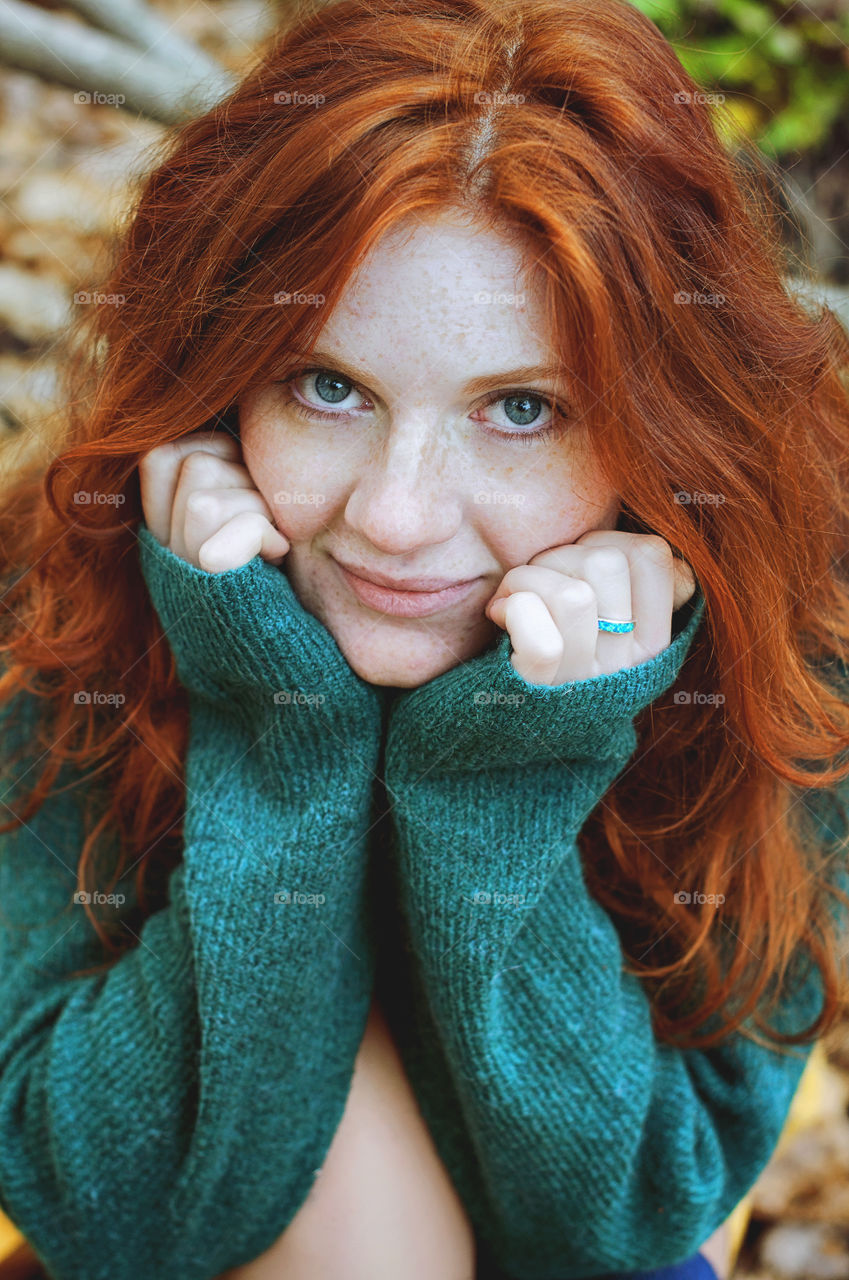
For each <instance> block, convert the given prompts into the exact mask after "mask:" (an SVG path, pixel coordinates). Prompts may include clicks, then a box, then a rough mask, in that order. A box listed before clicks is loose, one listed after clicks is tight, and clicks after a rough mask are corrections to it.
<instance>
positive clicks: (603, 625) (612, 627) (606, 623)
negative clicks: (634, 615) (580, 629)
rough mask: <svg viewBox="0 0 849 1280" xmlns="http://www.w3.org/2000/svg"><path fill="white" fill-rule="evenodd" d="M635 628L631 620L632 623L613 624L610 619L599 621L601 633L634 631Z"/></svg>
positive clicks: (600, 619)
mask: <svg viewBox="0 0 849 1280" xmlns="http://www.w3.org/2000/svg"><path fill="white" fill-rule="evenodd" d="M634 626H635V623H634V621H633V619H631V621H630V622H613V621H612V619H610V618H599V620H598V629H599V631H615V632H622V631H633V630H634Z"/></svg>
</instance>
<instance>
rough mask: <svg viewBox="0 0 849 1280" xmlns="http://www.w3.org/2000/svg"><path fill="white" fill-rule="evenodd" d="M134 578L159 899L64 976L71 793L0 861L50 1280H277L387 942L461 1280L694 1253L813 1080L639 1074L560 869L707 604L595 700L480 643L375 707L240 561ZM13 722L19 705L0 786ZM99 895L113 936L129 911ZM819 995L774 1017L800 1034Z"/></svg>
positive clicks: (644, 1036) (19, 1093) (27, 1126)
mask: <svg viewBox="0 0 849 1280" xmlns="http://www.w3.org/2000/svg"><path fill="white" fill-rule="evenodd" d="M139 553H140V558H141V565H142V570H143V573H144V576H145V580H146V582H147V584H148V588H149V590H150V594H151V598H152V601H153V604H154V606H155V608H156V611H157V613H158V615H159V618H160V620H161V622H162V624H163V628H164V630H165V633H166V636H167V641H163V643H165V642H167V643H168V644H170V646H171V648H172V650H173V652H174V655H175V659H176V663H177V669H178V673H179V676H180V679H181V681H182V682H183V683H184V684H185V686H186V688H187V689H188V691H189V706H190V715H191V719H190V737H189V747H188V753H187V759H186V814H185V822H184V833H183V834H184V851H183V858H182V861H181V862H180V864H179V865H178V866H177V868H176V869H175V870H174V871H173V872H172V873H171V876H170V880H169V882H168V900H167V902H164V903H163V905H162V907H161V908H160V909H159V910H157V911H156V912H155V913H154V914H152V915H150V916H149V917H148V918H147V919H146V920H145V921H144V923H143V925H142V926H141V929H140V931H139V941H138V944H137V945H136V946H134V947H133V949H132V950H130V951H129V952H128V953H127V954H125V955H123V956H122V957H121V959H120V960H119V961H118V962H117V963H115V964H114V965H113V966H112V968H111V969H110V970H109V971H108V972H107V973H105V974H104V973H100V974H93V975H83V976H81V977H75V978H68V977H67V974H68V973H69V972H70V971H71V970H73V969H75V968H78V967H82V966H84V965H87V964H95V963H97V961H98V960H99V959H100V958H101V956H100V950H99V943H98V940H97V938H96V935H95V934H94V932H93V931H92V929H91V927H90V925H89V923H88V920H87V918H86V916H85V914H84V912H83V908H82V907H81V906H79V905H75V904H73V902H72V895H73V890H74V888H75V868H76V863H77V860H78V855H79V850H80V845H81V830H82V828H81V825H80V821H81V815H80V811H79V807H78V802H79V800H80V797H81V793H82V791H83V790H84V788H83V787H82V786H79V787H78V788H77V790H76V791H75V790H74V789H73V788H71V789H70V790H67V791H59V789H58V787H57V788H56V789H55V791H54V792H53V793H52V794H51V796H50V797H49V799H48V801H47V802H46V803H45V804H44V806H43V807H42V809H41V810H40V811H39V813H38V814H37V815H36V816H35V817H34V818H33V819H32V820H31V821H30V822H29V824H28V825H27V826H26V827H24V828H23V829H21V830H19V831H16V832H14V833H12V834H11V835H3V836H2V837H0V1205H2V1208H3V1209H4V1211H5V1212H6V1213H7V1214H8V1215H9V1216H10V1217H11V1218H12V1220H13V1221H14V1222H16V1223H17V1224H18V1226H19V1227H20V1229H21V1230H22V1231H23V1232H24V1234H25V1235H26V1236H27V1237H28V1238H29V1240H30V1241H31V1243H32V1244H33V1246H34V1247H35V1249H36V1250H37V1252H38V1253H39V1255H40V1256H41V1258H42V1259H43V1261H44V1262H45V1265H46V1267H47V1268H48V1270H49V1271H50V1273H51V1275H52V1276H54V1277H55V1278H56V1280H107V1277H108V1278H109V1280H124V1277H127V1280H129V1278H130V1277H131V1276H132V1277H133V1278H134V1280H159V1278H160V1277H168V1278H169V1280H170V1277H174V1278H175V1280H176V1278H177V1277H179V1278H180V1280H195V1278H196V1280H211V1278H212V1277H215V1276H217V1275H218V1274H219V1273H220V1272H221V1271H223V1270H225V1269H226V1268H228V1267H231V1266H234V1265H236V1264H238V1263H240V1262H244V1261H246V1260H248V1259H249V1258H251V1257H255V1256H257V1255H258V1254H260V1253H261V1252H263V1251H264V1250H265V1249H266V1248H268V1247H269V1245H271V1244H272V1243H273V1241H274V1240H275V1239H277V1237H278V1236H279V1235H280V1234H281V1233H282V1231H283V1230H284V1229H285V1227H286V1226H287V1225H288V1224H289V1222H290V1221H291V1220H292V1218H293V1217H294V1216H295V1214H296V1212H297V1210H298V1209H299V1208H300V1207H301V1205H302V1204H303V1202H304V1200H305V1199H306V1197H307V1195H308V1193H309V1191H310V1188H311V1186H312V1184H313V1181H314V1178H315V1175H316V1172H317V1170H318V1169H319V1168H320V1166H321V1164H322V1161H323V1159H324V1157H325V1155H326V1153H327V1150H328V1148H329V1146H330V1144H331V1142H332V1139H333V1135H334V1133H335V1131H336V1129H337V1127H338V1125H339V1122H340V1120H341V1116H342V1113H343V1110H344V1107H345V1102H346V1099H347V1095H348V1091H349V1089H350V1083H351V1078H352V1074H353V1066H354V1060H355V1058H356V1054H357V1050H358V1048H359V1045H360V1042H361V1040H362V1037H363V1034H364V1031H365V1024H366V1018H367V1014H368V1007H369V1003H370V999H371V994H372V989H373V985H374V982H375V979H376V976H377V973H378V966H377V964H376V955H377V948H378V946H380V948H385V947H386V946H387V945H389V943H390V940H392V942H393V945H394V943H395V942H397V947H396V948H395V950H394V951H392V952H386V951H384V953H383V954H384V955H385V957H386V958H387V961H388V963H387V965H386V966H385V974H384V977H385V991H386V996H387V1008H388V1009H389V1012H390V1018H391V1023H392V1029H393V1032H394V1033H395V1036H396V1039H397V1041H398V1043H399V1047H400V1049H401V1052H402V1057H403V1059H404V1062H405V1067H406V1070H407V1073H408V1075H409V1077H410V1079H411V1082H412V1084H413V1087H414V1089H415V1091H416V1094H417V1097H418V1099H419V1103H420V1106H421V1108H422V1112H423V1114H424V1116H425V1119H426V1121H427V1123H428V1126H429V1128H430V1130H431V1132H432V1134H433V1136H434V1140H435V1142H436V1144H437V1147H438V1149H439V1151H440V1154H441V1156H442V1159H443V1161H444V1163H445V1165H446V1167H447V1168H448V1170H449V1173H450V1174H451V1176H452V1178H453V1179H454V1181H455V1184H456V1186H457V1188H458V1191H459V1193H460V1195H461V1198H462V1200H463V1202H464V1204H465V1206H466V1210H467V1212H468V1213H469V1216H470V1218H471V1220H472V1223H473V1226H474V1229H475V1232H476V1236H477V1238H478V1245H479V1259H480V1273H479V1274H480V1276H481V1277H484V1276H485V1277H486V1278H487V1280H489V1278H490V1277H499V1278H501V1277H506V1278H509V1280H570V1278H571V1277H583V1276H587V1277H588V1276H597V1275H599V1274H601V1273H603V1272H605V1271H614V1270H632V1269H636V1268H640V1267H649V1266H658V1265H660V1264H662V1263H665V1262H672V1261H676V1260H679V1259H682V1258H684V1257H686V1256H688V1255H689V1254H691V1253H693V1252H695V1251H696V1249H697V1248H698V1247H699V1245H700V1244H702V1243H703V1242H704V1240H705V1239H706V1238H707V1237H708V1236H709V1235H710V1234H711V1232H712V1231H713V1230H714V1229H715V1227H716V1226H718V1225H719V1223H720V1222H721V1221H722V1220H723V1219H724V1218H725V1217H726V1216H727V1215H728V1213H729V1212H730V1211H731V1209H732V1208H733V1207H734V1205H735V1204H736V1203H737V1202H738V1200H739V1199H740V1198H741V1197H742V1196H743V1195H744V1194H745V1192H746V1191H747V1190H748V1189H749V1187H750V1186H751V1185H752V1183H753V1182H754V1180H755V1178H756V1177H757V1175H758V1173H759V1172H760V1171H761V1169H762V1168H763V1166H764V1165H765V1164H766V1162H767V1161H768V1159H769V1157H770V1155H771V1153H772V1151H773V1149H774V1146H775V1143H776V1142H777V1139H778V1136H779V1134H780V1131H781V1128H782V1126H783V1123H784V1120H785V1118H786V1114H787V1110H788V1107H789V1104H790V1101H791V1098H792V1095H793V1092H794V1090H795V1087H796V1085H797V1083H798V1080H799V1076H800V1074H801V1071H802V1068H803V1066H804V1064H805V1061H806V1060H807V1057H808V1054H809V1052H810V1049H809V1047H808V1046H806V1047H804V1048H802V1049H801V1050H798V1049H797V1050H796V1051H795V1053H791V1054H790V1055H789V1056H782V1055H780V1054H777V1053H774V1052H772V1051H770V1050H767V1049H764V1048H762V1047H760V1046H757V1045H754V1044H752V1043H751V1042H750V1041H748V1040H746V1039H745V1038H743V1037H736V1038H734V1039H733V1040H732V1041H731V1042H730V1043H726V1044H725V1045H723V1046H720V1047H719V1048H718V1049H713V1050H708V1051H705V1052H697V1051H692V1050H691V1051H679V1050H675V1049H673V1048H670V1047H668V1046H661V1045H659V1044H657V1043H656V1042H655V1040H654V1038H653V1035H652V1028H651V1019H650V1010H649V1004H648V1001H647V997H646V995H645V992H644V990H643V987H642V986H641V985H640V983H639V981H638V980H637V979H636V978H634V977H633V976H629V975H626V974H624V973H623V972H622V962H623V954H622V950H621V946H620V942H619V938H618V935H617V933H616V930H615V928H614V927H613V924H612V922H611V921H610V919H609V917H608V916H607V915H606V913H605V912H604V911H603V910H602V909H601V908H600V906H599V905H598V904H597V903H596V902H595V901H594V900H593V899H592V898H591V897H590V896H589V894H588V893H587V891H586V888H585V884H584V880H583V876H582V869H581V863H580V858H579V855H578V851H577V847H576V843H575V840H576V836H577V834H578V832H579V831H580V828H581V826H582V824H583V823H584V821H585V820H586V818H587V816H588V815H589V813H590V812H591V811H592V810H593V809H594V808H595V806H596V805H597V804H598V803H599V802H600V801H601V800H602V797H603V795H604V793H605V791H606V790H607V789H608V787H609V786H610V785H611V784H612V783H613V781H614V780H615V779H616V778H617V777H618V776H619V775H620V774H621V773H622V771H623V770H624V769H625V768H627V766H628V762H629V760H631V759H632V758H633V756H634V753H635V751H636V750H638V744H637V739H636V733H635V731H634V726H633V720H634V717H635V716H636V714H637V713H638V711H639V710H640V709H642V708H643V707H646V706H648V705H649V704H650V703H651V702H653V701H654V700H655V699H658V698H659V697H661V695H663V694H665V693H667V692H668V690H669V689H670V688H671V686H672V684H673V683H674V682H675V680H676V678H677V675H678V673H679V671H680V668H681V665H682V664H683V662H684V660H685V658H686V654H687V652H688V650H689V647H690V644H691V642H692V640H693V637H694V635H695V633H696V631H697V630H698V627H699V625H700V622H701V619H702V616H703V612H704V600H703V598H702V597H701V595H699V596H698V597H697V598H694V600H693V601H691V602H690V604H689V605H688V606H685V608H684V609H683V610H681V611H679V615H678V616H677V619H676V621H677V625H678V628H679V630H678V634H676V635H674V637H673V640H672V643H671V644H670V645H669V646H668V648H667V649H665V650H664V651H663V652H662V653H660V654H658V655H657V656H656V657H655V658H654V659H652V660H651V661H650V662H647V663H643V664H640V665H639V666H638V667H635V668H629V669H626V670H623V671H619V672H616V673H614V674H613V675H606V676H599V677H595V678H593V679H591V680H586V681H580V682H575V683H569V684H566V685H562V686H558V687H556V688H550V687H548V686H535V685H531V684H529V683H528V682H527V681H525V680H524V679H523V678H522V677H521V676H519V674H518V673H517V672H516V671H515V669H514V668H513V666H512V664H511V662H510V652H511V648H510V640H509V636H507V635H506V633H505V634H504V635H503V636H501V637H500V638H499V640H498V642H497V643H496V644H494V645H493V646H491V647H490V648H489V649H488V650H486V651H485V652H484V653H482V654H480V655H478V656H477V657H476V658H474V659H472V660H471V661H470V662H468V663H464V664H462V665H461V666H460V667H457V668H454V669H452V670H450V671H448V672H445V673H444V674H443V675H441V676H439V677H437V678H436V679H434V680H431V681H429V682H428V683H427V684H425V685H422V686H421V687H419V688H417V689H413V690H402V691H398V690H393V691H389V690H386V689H379V688H376V687H373V686H370V685H368V684H367V683H365V682H364V681H362V680H361V679H360V678H359V677H357V676H356V675H355V674H354V673H353V672H352V671H351V669H350V667H349V666H348V664H347V663H346V661H345V659H344V657H343V656H342V654H341V653H340V651H339V649H338V647H337V645H336V643H335V641H334V640H333V638H332V636H331V635H330V633H329V632H328V631H327V630H326V629H325V628H324V627H323V625H322V624H321V623H320V622H319V621H318V620H317V619H316V618H315V617H313V615H311V614H309V613H308V612H306V611H305V610H304V609H303V608H302V607H301V606H300V604H299V603H298V600H297V597H296V596H295V594H294V591H293V589H292V588H291V586H290V584H289V582H288V579H287V578H286V576H285V574H284V573H282V572H281V571H280V570H279V569H277V568H275V567H273V566H271V565H268V564H267V563H265V562H264V561H262V560H261V559H260V557H258V556H257V557H255V558H254V559H253V560H252V561H251V562H250V563H249V564H247V565H245V566H243V567H242V568H239V569H235V570H229V571H227V572H225V573H222V574H209V573H206V572H204V571H203V570H199V569H195V568H194V567H193V566H191V565H188V564H187V563H186V562H184V561H183V560H181V559H180V558H179V557H177V556H176V555H174V554H173V553H172V552H170V551H168V550H167V549H165V548H163V547H162V546H161V545H160V544H159V543H158V541H157V540H156V539H155V538H154V537H153V535H152V534H151V533H150V532H149V530H147V528H146V526H145V525H144V524H142V525H141V526H140V528H139ZM275 695H276V696H275ZM27 724H28V720H27V700H26V699H25V698H18V699H16V700H15V701H14V703H13V705H12V708H11V709H10V710H9V711H8V712H7V711H4V730H3V732H4V738H3V743H4V752H3V754H4V758H5V757H6V756H7V754H8V752H9V750H10V749H12V748H13V747H14V746H16V745H17V746H22V747H24V748H25V747H26V742H27ZM384 747H385V757H384V756H383V755H382V754H381V751H382V748H384ZM25 754H26V753H25ZM33 763H34V759H31V758H27V759H25V761H24V762H23V763H19V764H18V765H17V766H16V769H15V772H14V776H13V777H11V778H9V777H7V778H6V779H5V780H4V782H5V786H4V791H5V803H6V804H7V805H8V804H12V803H13V796H14V795H15V793H16V782H17V781H18V780H20V782H21V783H23V781H24V780H25V779H24V776H23V775H24V771H25V769H26V768H27V767H28V765H31V764H33ZM381 769H382V773H383V777H384V778H385V794H386V795H388V798H389V801H390V802H391V805H392V808H391V813H390V815H389V817H388V818H386V819H385V820H382V821H380V822H378V823H376V824H374V818H375V796H376V795H379V796H382V795H383V779H382V778H381V776H380V775H381ZM66 773H67V777H65V775H63V778H64V780H65V781H67V782H69V783H73V782H74V780H75V776H76V775H74V773H73V771H71V770H70V769H68V770H66ZM6 816H8V814H4V817H6ZM387 859H388V860H387ZM682 860H683V859H682ZM368 870H370V872H371V875H372V876H373V877H374V879H373V880H368V879H367V874H366V873H367V871H368ZM393 884H394V885H395V886H396V887H397V897H396V899H395V900H394V901H395V903H396V904H397V909H394V908H393V907H392V906H391V905H390V904H391V903H392V901H393V900H392V898H391V894H390V886H392V885H393ZM375 886H380V887H381V889H382V890H385V891H386V893H387V895H388V896H387V898H386V903H387V909H386V910H383V909H381V908H378V906H377V905H376V904H377V903H378V901H379V899H378V896H377V894H375V895H374V897H373V898H371V897H370V896H369V895H370V893H371V888H372V887H375ZM682 887H685V888H689V887H691V886H689V885H688V884H683V885H682ZM694 887H697V886H694ZM116 888H117V889H120V890H122V891H123V892H125V893H126V894H127V895H128V901H127V903H126V906H125V907H124V908H123V911H124V912H125V913H129V911H130V909H131V907H132V905H133V896H132V890H131V886H130V879H129V878H127V879H126V880H125V881H123V882H122V883H119V885H118V886H116ZM275 895H278V897H280V898H282V899H283V900H282V901H275ZM287 895H289V897H288V899H287ZM298 895H302V896H301V897H300V898H299V897H298ZM310 895H319V897H311V896H310ZM486 895H489V898H488V899H487V897H486ZM322 896H323V900H321V897H322ZM816 998H817V988H816V984H815V983H812V984H810V985H809V986H808V987H807V988H806V989H805V991H804V992H803V993H801V994H800V995H799V997H798V998H797V999H796V1001H795V1003H793V1004H792V1006H791V1005H790V1004H788V1006H787V1014H788V1019H787V1022H788V1023H789V1025H790V1026H791V1027H792V1028H793V1029H797V1028H798V1027H800V1026H802V1025H804V1024H803V1023H802V1022H801V1021H800V1020H799V1019H800V1018H802V1017H803V1018H804V1019H805V1023H807V1021H809V1020H810V1016H811V1012H812V1010H813V1009H814V1008H818V1007H819V1006H818V1005H817V1004H816ZM434 1280H436V1278H434Z"/></svg>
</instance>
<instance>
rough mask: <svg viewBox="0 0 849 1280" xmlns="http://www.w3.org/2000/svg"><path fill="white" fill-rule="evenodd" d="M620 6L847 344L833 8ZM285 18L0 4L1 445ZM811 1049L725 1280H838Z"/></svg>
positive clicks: (123, 1) (820, 1097)
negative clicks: (191, 146) (637, 15)
mask: <svg viewBox="0 0 849 1280" xmlns="http://www.w3.org/2000/svg"><path fill="white" fill-rule="evenodd" d="M633 3H636V4H637V5H638V7H639V8H640V9H641V10H642V11H643V12H645V13H646V14H647V15H648V16H649V17H650V18H651V19H652V20H653V21H654V22H655V23H656V24H657V25H658V26H659V28H660V29H661V30H662V31H663V32H664V34H665V35H666V36H667V37H668V38H669V39H670V41H671V42H672V43H673V45H674V46H675V48H676V50H677V52H678V55H679V57H680V59H681V61H682V63H683V64H684V66H685V67H686V68H687V70H688V71H690V72H691V74H692V75H693V76H694V77H695V79H696V80H697V81H698V82H699V83H700V84H701V85H702V86H703V87H704V88H705V90H706V91H709V92H711V93H713V94H715V95H717V96H718V99H719V100H720V101H721V106H720V107H719V108H718V109H717V116H716V119H717V126H718V128H719V129H720V131H721V132H723V134H724V135H725V136H727V138H728V140H729V145H733V131H734V129H742V130H744V131H745V132H746V134H748V135H749V136H750V137H751V138H753V139H754V140H755V141H756V142H757V143H758V145H759V147H760V148H761V150H762V152H763V154H764V155H765V156H766V157H767V158H768V160H769V162H770V165H771V167H772V171H773V173H774V178H775V191H776V199H777V201H778V203H779V205H780V206H781V208H782V209H783V210H784V213H785V215H786V216H785V230H784V242H785V248H786V253H787V258H786V261H787V277H788V284H790V282H791V281H793V282H795V283H794V286H793V287H800V288H803V291H804V292H806V293H807V294H808V295H809V296H810V297H812V298H813V299H814V300H816V299H817V298H821V299H823V300H824V301H826V302H827V303H828V304H829V305H830V306H832V307H833V308H834V309H835V310H836V311H837V312H838V314H841V316H842V317H843V318H844V321H845V323H846V324H847V327H849V0H809V3H801V2H800V0H633ZM288 8H289V5H288V4H287V3H286V0H277V2H276V3H275V2H274V0H151V2H150V3H145V2H143V0H66V3H65V4H59V3H50V2H45V3H30V2H29V0H0V49H2V53H0V58H2V64H0V189H1V190H0V435H5V436H6V437H7V438H8V437H9V436H16V437H18V438H25V437H31V438H32V439H37V440H39V441H40V442H41V446H44V445H45V443H46V442H48V441H49V440H50V439H52V438H53V436H52V433H53V432H54V431H56V430H57V422H59V421H60V419H61V409H62V402H61V397H62V389H61V382H60V375H61V359H62V350H63V349H62V346H61V340H62V337H63V334H64V331H65V329H66V327H67V325H68V322H69V320H70V318H71V315H72V314H73V311H74V308H75V307H78V306H82V305H86V302H87V299H88V297H89V296H90V291H91V290H93V289H95V288H96V286H97V284H98V281H99V280H101V279H102V278H103V272H104V271H105V267H106V264H107V263H108V259H109V250H110V245H111V243H112V241H113V238H114V235H115V232H116V230H117V229H118V227H119V226H120V223H121V220H122V218H124V217H125V216H126V213H127V209H128V207H129V203H130V201H131V198H132V194H133V191H134V188H135V184H136V183H137V182H138V180H139V178H140V177H141V176H142V175H143V174H144V172H145V171H146V169H147V168H149V167H150V166H151V165H152V164H153V163H155V161H156V158H157V155H158V154H159V152H160V149H161V148H162V147H163V146H165V145H166V144H167V140H168V137H169V130H170V128H171V126H172V125H174V124H177V123H179V121H180V120H181V119H184V118H186V115H187V114H190V113H191V112H192V111H194V110H198V109H202V108H203V106H205V105H206V104H208V103H209V102H211V101H214V100H215V98H216V97H217V96H221V95H223V94H224V93H226V92H227V89H228V87H229V86H230V85H231V84H232V83H234V80H235V79H236V78H237V77H238V75H239V73H240V70H241V69H243V68H244V67H246V66H247V64H248V62H249V61H250V60H251V59H252V57H253V56H254V54H255V52H256V51H257V49H258V48H259V47H260V45H261V44H262V43H263V42H264V40H265V39H266V38H267V37H268V36H269V35H270V34H271V32H272V31H273V30H274V28H275V26H276V25H277V23H278V21H279V20H280V18H281V16H283V15H285V13H286V12H287V11H288ZM803 282H807V283H804V284H803ZM46 447H47V450H48V453H49V444H47V445H46ZM847 946H849V939H847ZM822 1047H823V1052H822V1055H821V1057H820V1056H819V1055H818V1058H819V1060H818V1063H817V1066H816V1072H815V1074H810V1075H808V1076H807V1077H806V1080H807V1081H808V1082H809V1087H807V1088H806V1089H805V1090H804V1091H803V1092H804V1096H802V1095H801V1094H800V1095H799V1096H798V1097H797V1104H796V1105H795V1107H794V1112H793V1123H792V1124H791V1125H790V1126H789V1128H788V1131H787V1133H786V1134H785V1138H784V1139H783V1141H782V1143H781V1145H780V1147H779V1150H778V1151H777V1152H776V1154H775V1156H774V1158H773V1160H772V1161H771V1162H770V1165H769V1166H768V1168H767V1169H766V1170H765V1172H764V1174H763V1175H762V1177H761V1178H760V1179H759V1181H758V1183H757V1185H756V1186H755V1188H754V1189H753V1192H752V1195H751V1199H750V1208H751V1214H750V1217H749V1218H748V1220H747V1222H746V1228H745V1235H744V1238H743V1240H742V1247H741V1249H740V1253H739V1257H738V1259H737V1263H736V1267H735V1270H734V1276H735V1280H849V1026H846V1027H844V1028H842V1029H839V1030H838V1031H836V1032H835V1033H833V1034H832V1035H831V1036H829V1037H828V1038H827V1040H826V1041H825V1042H824V1043H823V1046H822ZM7 1226H8V1224H7ZM7 1235H8V1232H7ZM4 1252H5V1251H4V1236H3V1222H2V1221H0V1259H2V1258H3V1257H4ZM21 1265H22V1267H23V1265H24V1264H23V1262H22V1263H21ZM0 1274H3V1275H8V1276H11V1275H12V1274H13V1273H12V1272H11V1271H6V1270H3V1269H2V1267H0ZM14 1274H16V1275H20V1276H21V1277H23V1276H24V1275H25V1274H26V1275H30V1274H33V1273H32V1272H27V1271H25V1270H23V1269H22V1270H20V1271H19V1272H16V1273H14Z"/></svg>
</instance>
